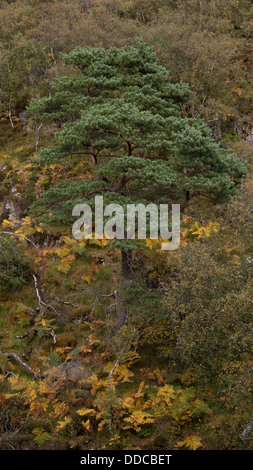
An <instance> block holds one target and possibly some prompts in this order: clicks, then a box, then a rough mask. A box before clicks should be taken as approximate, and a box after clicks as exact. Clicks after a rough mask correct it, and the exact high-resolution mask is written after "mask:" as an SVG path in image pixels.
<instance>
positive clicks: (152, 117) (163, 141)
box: [29, 42, 244, 278]
mask: <svg viewBox="0 0 253 470" xmlns="http://www.w3.org/2000/svg"><path fill="white" fill-rule="evenodd" d="M63 58H64V60H65V63H66V65H67V66H69V70H70V73H69V75H68V76H62V77H60V78H57V79H55V80H54V81H53V82H52V93H51V96H50V97H46V98H41V99H38V100H33V101H32V103H31V105H30V108H29V111H30V112H31V113H35V114H36V115H37V116H38V117H40V118H42V119H44V120H46V121H52V122H54V124H57V125H58V128H59V130H58V132H57V133H56V134H55V142H54V145H52V146H49V147H47V148H43V149H41V151H40V156H39V161H38V163H39V164H41V165H49V164H52V163H59V162H65V163H66V164H67V163H68V162H69V161H71V160H72V161H73V159H74V160H75V161H76V159H77V158H80V159H81V158H84V156H86V158H88V159H89V161H90V165H91V170H90V173H89V178H87V179H86V180H83V179H81V178H80V180H77V181H75V182H72V183H71V182H69V181H67V180H66V181H62V182H60V183H59V184H58V185H57V186H56V187H51V188H50V189H49V190H47V191H46V192H45V193H44V194H42V196H41V199H40V200H39V201H37V202H36V203H35V204H34V205H33V206H32V207H31V212H32V213H33V214H34V215H35V216H40V217H41V220H50V224H52V223H53V222H55V223H56V224H59V223H73V217H72V215H71V214H72V209H73V206H74V205H76V204H78V203H88V204H89V205H90V206H93V207H94V197H95V196H96V195H103V197H104V203H105V204H109V203H112V202H113V203H119V204H121V206H123V208H124V207H125V206H126V204H129V203H133V204H138V203H144V204H147V203H148V202H153V203H158V204H161V203H167V204H171V203H172V202H177V203H180V202H182V201H185V200H186V202H188V201H189V199H190V197H191V196H192V195H194V194H197V193H199V192H202V193H205V194H207V195H210V196H211V197H214V198H217V199H220V200H221V199H225V198H227V197H228V196H229V195H230V194H232V193H233V192H234V191H235V190H236V188H237V186H238V184H239V182H240V179H241V177H242V175H243V173H244V167H243V165H242V163H241V162H240V161H238V160H237V159H236V158H235V157H234V156H233V155H231V154H230V153H229V152H228V151H227V150H225V149H223V148H222V147H221V146H220V144H219V143H217V142H216V141H214V140H213V139H212V137H211V133H210V130H209V129H208V127H207V126H206V124H205V123H204V122H203V121H202V120H200V119H193V118H189V117H185V116H184V115H183V114H182V108H183V106H184V103H186V102H187V101H188V100H189V99H190V96H191V93H190V91H189V89H188V87H187V85H185V84H183V83H171V82H170V81H169V77H168V72H167V70H166V69H165V68H164V67H162V66H161V65H159V63H158V59H157V57H156V54H155V53H154V51H153V50H152V49H151V48H149V47H147V46H146V45H145V44H143V43H142V42H139V43H138V45H137V47H124V48H122V49H118V48H116V47H112V48H110V49H108V50H105V49H103V48H97V49H92V48H87V49H81V48H80V47H77V48H76V49H74V50H73V51H72V52H70V53H68V54H63ZM49 209H50V210H49ZM48 212H50V214H51V215H50V219H47V213H48ZM124 243H127V242H122V255H123V257H122V263H123V264H122V268H123V270H122V272H123V274H124V276H125V277H126V278H127V277H131V273H130V271H129V270H128V269H127V266H128V265H129V262H128V257H129V256H130V251H129V245H128V248H126V246H127V245H126V244H125V245H124ZM128 243H131V242H130V241H128Z"/></svg>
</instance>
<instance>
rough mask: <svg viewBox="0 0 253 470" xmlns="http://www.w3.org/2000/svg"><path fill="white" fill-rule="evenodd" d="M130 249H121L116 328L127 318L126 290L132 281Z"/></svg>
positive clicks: (122, 324) (123, 323)
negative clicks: (120, 275)
mask: <svg viewBox="0 0 253 470" xmlns="http://www.w3.org/2000/svg"><path fill="white" fill-rule="evenodd" d="M131 263H132V251H131V250H124V249H122V250H121V274H122V279H123V281H122V285H121V290H120V293H119V296H118V305H117V310H116V315H117V329H119V328H121V327H122V326H124V325H125V323H126V320H127V314H128V310H127V290H128V288H129V287H130V285H131V282H132V281H133V278H134V276H133V270H132V265H131Z"/></svg>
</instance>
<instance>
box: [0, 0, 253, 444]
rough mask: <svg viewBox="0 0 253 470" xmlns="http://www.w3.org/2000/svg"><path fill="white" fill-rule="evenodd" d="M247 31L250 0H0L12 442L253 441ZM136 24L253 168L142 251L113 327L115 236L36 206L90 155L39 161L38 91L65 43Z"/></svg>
mask: <svg viewBox="0 0 253 470" xmlns="http://www.w3.org/2000/svg"><path fill="white" fill-rule="evenodd" d="M252 37H253V3H252V1H249V0H241V1H238V0H237V1H236V0H226V1H225V0H199V1H197V0H185V1H184V0H182V1H180V0H178V1H177V0H129V1H128V0H125V1H124V0H99V1H98V0H71V1H68V0H62V1H61V0H54V1H51V0H45V1H41V0H40V1H37V0H30V1H28V0H16V1H11V0H10V1H3V0H2V1H1V3H0V145H1V148H0V203H1V224H2V225H1V230H0V232H1V233H0V247H1V251H0V283H1V285H0V326H1V328H0V401H1V410H0V448H1V449H38V448H40V449H192V450H195V449H211V450H214V449H222V450H225V449H234V450H239V449H252V428H253V422H252V418H251V416H252V362H253V356H252V269H253V254H252V249H253V235H252V221H253V209H252V207H253V176H252V145H253V134H252V120H253V115H252V97H253V96H252V93H253V92H252V74H253V42H252ZM137 38H142V40H143V41H144V42H145V43H146V44H147V45H150V46H153V47H154V50H155V52H156V54H157V56H158V58H159V60H160V63H161V64H162V65H163V66H165V67H166V69H167V70H168V71H169V74H170V79H171V81H172V82H173V83H177V82H179V81H182V82H185V83H187V84H188V85H189V88H190V90H191V91H192V97H191V100H190V101H189V102H188V103H187V105H186V106H185V108H184V113H185V115H186V116H189V117H196V116H200V117H202V118H203V119H204V120H205V122H206V123H207V125H208V126H209V127H210V129H211V131H212V135H213V138H214V139H215V140H220V141H221V142H222V145H223V146H224V147H226V148H228V149H230V150H231V151H232V152H234V153H235V154H236V155H237V156H238V158H239V159H240V160H241V161H242V162H244V163H246V164H247V167H248V173H247V176H246V177H245V178H244V180H243V184H242V188H241V192H240V193H239V194H238V195H237V196H236V197H234V198H233V199H231V200H230V201H228V202H226V203H225V202H218V203H217V202H214V201H212V200H211V199H210V198H206V197H204V196H203V197H201V196H198V197H196V198H193V199H192V200H191V202H190V205H189V207H188V208H187V210H185V211H184V212H183V214H182V229H181V246H180V249H178V250H176V251H175V252H171V253H165V252H162V251H161V250H160V246H159V244H156V243H153V242H152V241H151V240H149V239H147V240H146V243H144V244H143V246H141V247H139V248H138V249H137V250H136V251H135V252H134V256H133V260H132V262H133V270H134V275H135V282H134V283H133V285H132V286H131V289H128V290H126V292H125V294H124V295H125V298H124V302H125V303H126V304H127V306H128V321H127V323H126V324H125V325H124V326H123V327H122V328H121V329H117V327H116V325H117V318H116V311H117V302H118V292H119V291H120V286H121V282H122V280H121V275H120V264H121V259H120V252H119V250H118V249H117V248H114V247H112V246H111V245H110V244H109V243H108V242H106V241H101V242H100V241H97V240H90V241H86V242H82V243H78V242H76V241H75V240H74V239H73V238H72V236H71V227H69V226H58V227H56V226H50V224H49V223H48V224H42V223H37V222H36V221H35V220H33V218H32V217H31V216H30V215H29V207H30V206H31V204H32V203H34V201H37V200H39V199H40V196H41V194H42V193H43V191H45V190H48V189H49V188H51V187H52V186H53V185H54V184H56V183H57V182H58V181H65V180H68V179H73V178H79V177H80V173H81V172H82V174H83V177H84V178H89V168H86V167H85V165H83V162H80V161H73V164H72V165H70V166H68V167H66V166H64V165H62V164H54V165H47V166H43V167H40V166H38V165H36V164H34V163H33V159H34V158H36V156H37V154H38V153H39V151H40V148H41V147H42V146H47V145H48V143H50V142H52V141H53V136H54V132H55V131H56V128H54V126H52V125H47V124H43V123H41V122H40V121H39V120H38V119H37V118H35V117H34V116H33V115H31V114H29V113H28V111H27V106H28V105H29V103H30V101H31V99H32V98H39V97H43V96H48V94H50V83H51V81H52V79H53V78H55V77H58V76H60V75H62V74H64V73H66V69H67V67H66V65H64V63H63V60H62V57H61V53H68V52H70V51H71V50H72V49H73V48H75V47H76V46H80V47H83V48H86V47H104V48H106V49H108V48H109V47H111V46H116V47H119V48H121V47H124V46H125V45H133V46H134V45H136V40H137ZM6 232H11V233H15V236H10V235H9V234H7V233H6ZM19 235H22V237H21V236H19ZM24 237H26V238H24ZM35 245H36V246H35Z"/></svg>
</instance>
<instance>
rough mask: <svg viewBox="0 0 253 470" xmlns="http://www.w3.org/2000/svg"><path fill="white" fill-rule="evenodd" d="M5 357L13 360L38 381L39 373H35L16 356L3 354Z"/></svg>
mask: <svg viewBox="0 0 253 470" xmlns="http://www.w3.org/2000/svg"><path fill="white" fill-rule="evenodd" d="M4 355H5V356H7V357H10V358H11V359H14V361H16V362H18V363H19V364H20V365H21V366H22V367H23V368H24V369H25V370H26V371H27V372H29V373H30V374H32V375H33V377H34V378H35V379H38V378H39V377H40V373H39V372H35V371H34V370H33V369H32V368H31V367H30V366H29V365H28V364H26V362H24V361H22V359H21V358H20V357H19V356H17V354H15V353H5V354H4Z"/></svg>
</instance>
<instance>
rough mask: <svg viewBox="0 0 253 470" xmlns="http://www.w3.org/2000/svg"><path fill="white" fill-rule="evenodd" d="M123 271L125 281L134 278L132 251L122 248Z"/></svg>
mask: <svg viewBox="0 0 253 470" xmlns="http://www.w3.org/2000/svg"><path fill="white" fill-rule="evenodd" d="M121 273H122V277H123V280H124V281H132V280H133V270H132V251H131V250H124V249H123V248H122V250H121Z"/></svg>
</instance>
